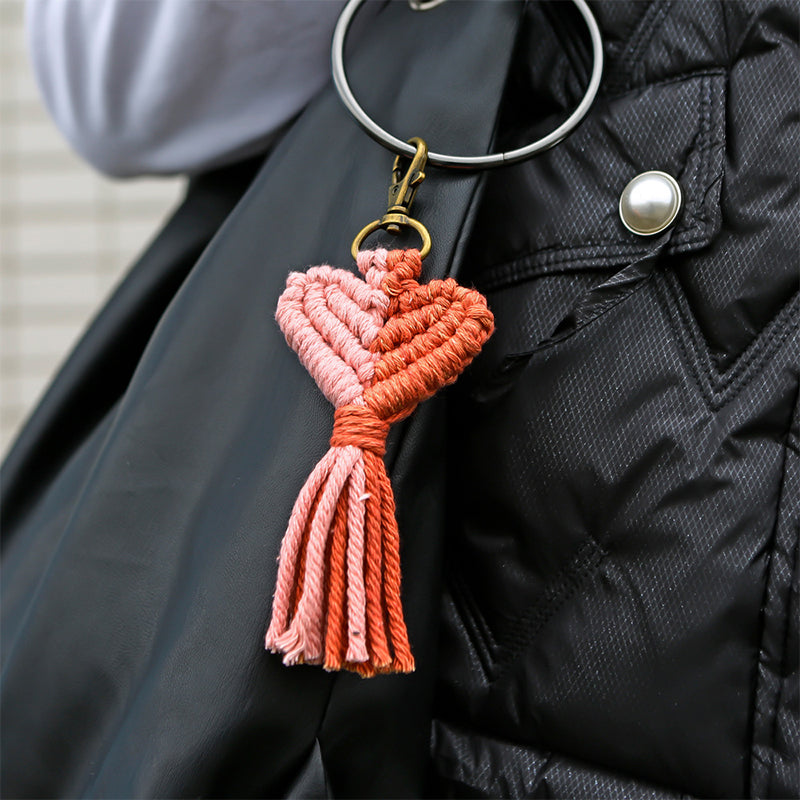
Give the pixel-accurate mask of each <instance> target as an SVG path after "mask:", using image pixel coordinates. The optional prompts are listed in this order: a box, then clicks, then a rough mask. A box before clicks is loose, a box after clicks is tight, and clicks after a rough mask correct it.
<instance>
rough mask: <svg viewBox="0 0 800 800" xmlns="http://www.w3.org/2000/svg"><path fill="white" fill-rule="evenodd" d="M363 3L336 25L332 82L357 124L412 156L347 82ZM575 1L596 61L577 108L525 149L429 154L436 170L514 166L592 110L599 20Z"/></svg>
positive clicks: (352, 2)
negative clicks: (347, 49) (349, 44)
mask: <svg viewBox="0 0 800 800" xmlns="http://www.w3.org/2000/svg"><path fill="white" fill-rule="evenodd" d="M364 2H365V0H348V3H347V5H346V6H345V7H344V10H343V11H342V13H341V15H340V16H339V21H338V22H337V23H336V30H335V31H334V33H333V43H332V45H331V64H332V67H333V82H334V84H335V85H336V90H337V91H338V92H339V96H340V97H341V98H342V102H343V103H344V104H345V106H347V109H348V111H350V113H351V114H352V115H353V116H354V117H355V119H356V122H358V124H359V125H360V126H361V127H362V128H363V129H364V130H365V131H366V132H367V133H368V134H369V135H370V136H371V137H372V138H373V139H375V140H376V141H377V142H380V144H382V145H383V146H384V147H387V148H388V149H389V150H391V151H393V152H394V153H397V154H398V155H406V156H413V155H414V153H415V150H414V148H413V147H412V146H411V145H410V144H408V143H407V142H404V141H403V140H402V139H398V138H397V137H396V136H392V134H391V133H389V132H388V131H386V130H384V129H383V128H381V126H380V125H378V124H377V123H376V122H375V121H374V120H373V119H372V118H371V117H370V116H369V115H368V114H367V113H366V112H365V111H364V109H363V108H361V106H360V105H359V104H358V101H357V100H356V98H355V96H354V95H353V92H352V90H351V89H350V84H349V83H348V82H347V75H346V73H345V69H344V44H345V39H346V38H347V32H348V30H349V28H350V23H351V22H352V20H353V17H354V16H355V14H356V12H357V11H358V9H359V6H361V5H362V3H364ZM572 2H573V3H574V4H575V6H576V7H577V9H578V11H579V12H580V14H581V16H582V17H583V21H584V22H585V23H586V27H587V28H588V29H589V36H590V37H591V40H592V54H593V58H594V64H593V66H592V75H591V78H590V79H589V85H588V86H587V88H586V93H585V94H584V96H583V99H582V100H581V102H580V103H579V104H578V106H577V108H576V109H575V110H574V111H573V112H572V113H571V114H570V115H569V117H567V119H566V120H564V122H562V123H561V125H559V126H558V127H557V128H556V129H555V130H554V131H552V132H551V133H548V134H547V136H543V137H542V138H541V139H537V140H536V141H535V142H532V143H531V144H528V145H525V147H520V148H517V149H516V150H509V151H507V152H505V153H494V154H492V155H484V156H449V155H445V154H442V153H428V163H429V164H433V165H434V166H437V167H452V168H456V169H486V168H490V167H500V166H503V165H504V164H513V163H515V162H517V161H523V160H525V159H526V158H530V157H531V156H534V155H536V154H537V153H541V152H543V151H544V150H549V149H550V148H551V147H553V146H554V145H557V144H558V143H559V142H560V141H561V140H562V139H564V138H566V137H567V136H568V135H569V134H570V133H572V131H573V130H575V128H576V127H577V126H578V124H579V123H580V121H581V120H582V119H583V118H584V117H585V116H586V114H587V112H588V111H589V108H590V107H591V105H592V102H593V101H594V98H595V96H596V95H597V90H598V89H599V88H600V78H601V76H602V74H603V39H602V37H601V35H600V28H599V27H598V25H597V21H596V20H595V18H594V15H593V14H592V12H591V11H590V10H589V6H588V5H587V4H586V0H572ZM417 133H418V134H419V135H421V136H423V137H424V136H425V132H424V131H418V132H417Z"/></svg>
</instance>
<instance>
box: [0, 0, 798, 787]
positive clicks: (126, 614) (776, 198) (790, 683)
mask: <svg viewBox="0 0 800 800" xmlns="http://www.w3.org/2000/svg"><path fill="white" fill-rule="evenodd" d="M593 8H594V10H595V12H596V13H597V16H598V20H599V23H600V25H601V29H602V32H603V37H604V42H605V48H606V70H605V73H604V79H603V84H602V87H601V92H600V95H599V97H598V99H597V101H596V103H595V104H594V106H593V108H592V110H591V112H590V114H589V116H588V117H587V119H586V120H585V122H584V123H583V124H582V125H581V127H580V128H579V129H578V130H577V131H576V132H575V133H574V134H573V135H572V136H571V137H570V138H569V139H567V140H566V141H565V142H563V143H562V144H561V145H559V146H558V147H556V148H554V149H553V150H550V151H548V152H547V153H545V154H543V155H541V156H540V157H538V158H537V159H534V160H531V161H528V162H526V163H523V164H520V165H516V166H514V167H509V168H504V169H502V170H498V171H496V172H492V173H489V174H487V175H483V176H480V177H478V176H474V175H469V174H463V173H462V174H450V173H447V174H445V173H441V172H436V171H429V179H428V181H427V182H426V184H425V185H424V186H423V188H422V190H421V192H420V194H419V196H418V202H417V205H416V206H415V208H416V210H417V215H418V216H419V217H420V218H421V219H423V220H424V221H425V223H426V224H427V225H428V227H429V228H430V230H431V232H432V233H433V235H434V242H435V250H434V252H433V254H432V255H431V257H430V259H429V260H428V261H427V262H426V265H425V275H424V277H438V276H441V275H443V274H445V273H451V274H457V275H458V276H459V279H460V280H461V281H462V282H463V283H467V284H469V283H474V284H475V285H476V286H478V288H482V289H483V290H484V291H485V292H486V293H487V296H488V299H489V302H490V307H491V308H492V310H493V313H494V315H495V319H496V323H497V331H496V333H495V335H494V336H493V338H492V339H491V340H490V341H489V343H488V345H487V347H486V349H485V351H484V353H483V354H482V355H481V356H480V357H479V358H478V359H477V360H476V362H475V363H474V364H473V365H472V367H471V368H470V369H469V370H468V371H467V372H466V373H465V374H464V375H463V376H462V378H461V379H460V380H459V382H458V383H456V384H455V385H454V386H453V387H451V388H450V389H448V390H447V391H446V392H445V393H444V394H443V395H442V396H440V397H439V398H437V399H435V400H433V401H429V402H428V403H426V404H424V405H423V406H422V407H421V408H420V409H419V410H418V412H417V413H416V414H415V415H414V416H413V417H412V418H411V420H409V421H408V423H407V424H406V425H403V426H398V428H397V429H396V430H395V431H394V432H393V434H392V436H391V437H390V441H389V452H388V456H387V463H388V465H389V467H390V471H391V473H392V477H393V480H394V483H395V489H396V494H397V500H398V509H399V523H400V530H401V537H402V539H403V551H402V558H403V570H404V605H405V609H406V615H407V619H408V621H409V628H410V634H411V639H412V644H413V646H414V649H415V655H416V657H417V662H418V669H417V673H415V675H414V676H412V677H410V678H406V677H401V678H394V677H390V678H386V677H384V678H379V679H375V680H372V681H362V680H359V679H358V678H356V677H354V676H350V675H344V676H330V675H327V674H325V673H324V672H322V671H321V670H319V669H315V668H307V667H302V668H294V669H287V668H284V667H283V666H282V665H281V664H280V661H279V660H278V659H277V658H276V657H274V656H272V655H270V654H266V653H264V652H263V651H262V649H261V641H262V638H263V633H264V628H265V625H266V620H267V615H268V610H269V599H270V594H271V591H272V587H273V585H274V579H275V556H276V554H277V550H278V546H279V542H280V537H281V536H282V534H283V528H284V525H285V522H286V519H287V518H288V514H289V510H290V508H291V504H292V502H293V500H294V497H295V495H296V492H297V490H298V489H299V487H300V486H301V485H302V482H303V480H304V479H305V477H306V476H307V474H308V472H309V471H310V469H311V468H312V466H313V465H314V463H315V462H316V460H317V459H318V458H319V456H320V455H322V453H323V452H324V450H325V449H326V447H327V439H328V436H329V433H330V429H331V420H332V411H331V409H330V408H329V406H328V405H327V403H326V402H325V401H324V400H323V399H322V398H321V396H320V395H319V393H318V392H317V390H316V389H315V387H314V386H313V384H312V383H311V381H310V379H309V378H308V376H307V375H306V373H305V372H304V371H303V370H302V368H301V367H300V365H299V364H298V362H297V360H296V358H295V357H294V355H293V354H292V353H291V351H290V350H289V348H288V347H286V346H285V343H284V342H283V341H282V339H281V337H280V334H279V332H278V330H277V326H276V325H275V324H274V322H273V320H272V315H273V313H274V305H275V300H276V299H277V296H278V294H279V292H280V289H281V287H282V285H283V281H284V279H285V274H286V271H287V269H289V268H298V267H302V266H304V265H308V264H311V263H319V262H323V261H329V262H331V263H333V264H335V265H337V266H340V265H344V264H347V263H348V262H349V258H348V249H349V244H350V241H351V239H352V235H353V233H354V232H355V231H356V230H358V229H359V228H360V227H361V226H362V225H363V224H364V223H365V222H366V221H368V220H370V219H373V218H374V217H375V216H377V215H378V214H379V213H380V212H381V210H382V208H383V204H384V202H385V199H384V198H385V191H386V183H387V179H388V172H389V168H390V164H391V157H390V156H389V155H388V154H387V153H386V152H384V151H383V150H382V148H380V147H379V146H378V145H376V144H374V143H372V142H371V141H370V140H368V139H366V138H365V136H364V134H362V133H361V131H359V130H358V129H357V128H356V127H355V126H354V125H353V124H352V122H351V121H350V120H349V118H348V117H347V115H346V113H345V112H344V111H343V110H342V109H341V107H340V106H339V103H338V100H336V98H335V97H334V95H333V93H332V91H327V92H325V93H323V95H321V96H320V97H319V98H318V99H317V101H315V103H314V104H313V105H312V106H311V107H310V108H309V109H308V110H307V111H306V113H305V114H304V115H303V116H302V117H301V118H300V119H299V120H298V122H297V123H296V125H295V126H294V127H293V128H292V129H291V130H290V131H289V132H288V133H287V135H286V137H285V138H284V140H283V141H282V142H281V143H280V145H279V146H278V147H277V148H276V149H275V151H274V152H272V153H271V154H269V156H268V157H267V158H266V160H265V161H264V162H263V165H262V164H261V163H260V162H252V163H250V164H247V165H242V166H241V167H239V168H237V169H238V170H239V171H238V172H236V171H232V172H227V171H223V172H220V173H217V174H215V175H213V176H206V177H205V178H204V179H200V180H198V181H197V182H195V183H194V184H193V185H192V187H191V189H190V191H189V194H188V197H187V200H186V203H185V205H184V206H183V208H182V209H181V210H179V211H178V213H177V215H176V217H175V218H174V219H173V221H172V222H171V223H170V225H168V226H167V228H166V229H165V231H164V232H163V233H162V235H161V237H159V239H157V240H156V242H155V243H154V244H153V246H152V247H151V248H150V249H149V251H148V252H147V253H145V255H144V256H143V258H142V259H141V261H140V262H139V264H137V265H136V267H135V268H134V270H133V271H132V273H131V275H130V278H129V280H128V282H127V283H126V284H125V285H123V287H122V288H121V289H120V292H119V293H117V295H116V296H115V297H114V298H113V299H112V301H111V302H110V304H109V306H108V307H107V308H106V309H105V310H104V311H103V313H102V315H101V316H100V317H99V318H98V321H97V322H96V323H95V325H94V327H93V328H92V330H90V332H89V333H88V335H87V337H86V338H85V339H84V341H83V342H82V344H81V345H80V346H79V348H78V350H77V351H76V353H75V354H74V355H73V357H72V359H71V361H70V362H69V363H68V364H67V366H66V367H65V369H64V371H63V372H62V374H61V375H60V377H59V378H58V379H57V380H56V382H55V384H54V386H53V387H52V389H51V391H50V393H49V394H48V395H47V396H46V397H45V399H44V401H43V403H42V405H41V406H40V408H39V409H38V410H37V412H36V414H35V415H34V417H33V419H32V420H31V422H30V424H29V425H28V427H27V428H26V430H25V432H24V433H23V435H22V437H21V438H20V440H19V442H18V444H17V446H16V448H15V450H14V451H13V452H12V454H11V455H10V457H9V460H8V462H7V465H6V468H5V471H4V476H3V477H4V481H3V490H4V514H5V519H4V526H3V537H4V556H3V620H2V621H3V625H2V637H3V638H2V644H3V674H2V684H1V685H0V689H2V714H3V719H2V722H3V725H2V736H3V755H4V768H3V778H2V780H3V787H2V788H3V793H4V795H5V796H39V797H42V796H65V797H77V796H86V797H159V796H161V797H163V796H190V795H191V796H228V797H244V796H293V797H317V796H334V797H355V796H407V797H417V796H433V797H436V796H448V797H618V798H623V797H625V798H630V797H641V798H645V797H651V798H664V799H666V798H673V797H743V796H761V797H787V796H797V795H798V794H800V776H798V769H797V767H798V761H800V753H798V749H799V748H800V733H798V731H799V730H800V723H799V722H798V720H800V709H799V708H798V694H797V681H798V661H797V641H798V634H797V625H798V617H797V602H798V601H797V596H798V587H797V583H798V571H797V570H798V568H797V564H798V551H799V550H800V548H799V547H798V536H800V492H798V491H797V489H798V480H799V476H800V470H798V464H800V448H799V447H798V440H799V438H800V434H799V432H798V424H800V423H799V420H800V413H798V412H799V411H800V410H799V409H798V385H799V383H800V380H799V374H800V335H799V334H798V324H800V296H799V295H798V283H800V275H798V270H797V262H796V257H795V256H796V253H797V252H798V230H800V226H798V225H797V216H798V191H797V184H798V179H797V172H796V169H794V168H793V165H795V164H796V155H795V154H796V148H795V147H794V144H793V143H794V142H795V141H796V138H797V129H798V125H797V97H796V90H795V87H796V80H795V78H796V73H797V67H798V63H800V62H799V61H798V57H797V56H798V44H797V31H798V18H797V16H798V15H797V6H796V4H793V3H790V2H779V1H778V0H768V2H767V1H765V2H752V3H751V2H719V3H718V2H711V1H708V2H688V1H687V2H681V1H680V0H675V1H674V2H670V0H654V2H650V3H642V2H636V0H615V2H597V3H594V4H593ZM520 12H521V7H520V6H519V5H516V4H514V5H507V4H497V3H486V4H484V3H473V2H467V3H454V2H450V3H446V4H444V5H443V6H441V7H440V8H438V9H437V10H436V11H434V12H429V13H427V14H424V15H415V14H412V13H410V12H409V11H408V10H407V7H406V5H405V3H399V4H390V5H389V7H388V8H387V9H386V10H385V11H384V12H382V13H381V14H379V15H378V21H377V22H376V23H375V24H374V25H372V26H370V28H369V30H368V31H367V32H362V34H361V37H356V38H355V39H354V41H353V42H352V54H351V55H350V54H349V55H348V64H350V65H351V68H350V72H351V77H352V83H353V86H354V90H355V91H356V94H357V95H358V96H359V98H360V99H362V101H363V103H364V105H365V107H367V109H368V110H369V111H370V112H371V113H372V114H373V115H374V116H375V117H376V118H377V119H378V120H379V121H380V122H381V123H382V124H384V125H386V126H387V127H389V128H391V129H392V130H394V131H396V132H397V133H398V135H401V136H411V135H414V134H417V133H420V132H423V131H424V133H425V134H426V135H427V138H428V139H429V141H430V144H431V146H432V148H433V149H443V150H449V151H453V152H464V153H467V152H480V151H485V150H487V149H488V148H489V145H490V143H491V140H492V138H493V137H494V138H495V139H496V144H497V147H498V148H499V147H509V146H516V145H518V144H522V143H523V142H527V141H529V140H530V139H531V138H533V137H534V136H535V135H540V134H541V133H544V132H546V131H547V130H548V129H550V128H552V126H553V124H554V123H556V122H557V121H558V119H559V118H560V117H563V115H564V114H565V113H566V110H567V109H568V108H570V107H571V106H572V105H573V104H574V103H575V102H576V101H577V98H578V97H579V96H580V94H581V91H582V86H583V85H584V84H585V80H586V78H587V75H588V70H589V66H590V58H589V50H588V44H587V42H586V40H585V36H584V34H583V31H582V23H581V22H580V19H579V18H577V17H576V15H575V13H574V11H573V10H572V7H571V5H567V4H564V3H546V2H545V3H529V4H527V6H526V7H525V9H524V13H523V14H522V15H521V13H520ZM520 21H521V23H522V24H521V27H520V26H519V25H518V23H519V22H520ZM367 34H368V35H367ZM428 37H430V38H428ZM428 41H432V42H435V46H431V47H426V46H423V44H422V43H423V42H428ZM465 43H468V44H465ZM406 53H413V56H411V55H409V56H405V55H404V54H406ZM395 56H398V57H399V59H400V61H402V62H403V65H404V68H403V69H396V70H394V69H387V66H386V65H387V62H388V61H389V60H391V59H392V58H394V57H395ZM501 98H502V100H501ZM647 169H664V170H666V171H668V172H670V173H671V174H673V175H674V176H675V177H676V178H677V179H678V180H679V181H680V183H681V186H682V188H683V190H684V194H685V200H686V202H685V206H684V209H683V211H682V213H681V216H680V217H679V219H678V222H677V224H676V226H675V227H674V228H673V229H672V230H671V231H669V232H667V233H666V234H664V235H662V236H658V237H654V238H652V239H641V238H638V237H635V236H633V235H632V234H630V233H629V232H627V231H626V230H625V229H624V228H623V227H622V226H621V223H620V222H619V218H618V216H617V201H618V197H619V192H621V190H622V188H623V187H624V186H625V184H626V183H627V182H628V181H629V180H630V178H631V177H632V176H633V175H635V174H637V173H638V172H641V171H644V170H647ZM248 185H249V188H248V189H247V191H246V193H244V196H241V195H242V192H243V191H244V188H245V186H248ZM240 196H241V199H239V198H240ZM223 219H224V220H225V222H224V224H223V225H222V227H221V229H219V231H218V232H217V233H216V234H214V232H215V231H216V230H217V228H218V227H219V225H220V222H221V221H222V220H223ZM212 236H213V238H212ZM209 240H210V243H209ZM206 243H208V244H206ZM200 253H202V254H200ZM442 577H443V579H444V580H443V581H442ZM429 749H430V754H429Z"/></svg>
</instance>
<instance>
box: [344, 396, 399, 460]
mask: <svg viewBox="0 0 800 800" xmlns="http://www.w3.org/2000/svg"><path fill="white" fill-rule="evenodd" d="M388 433H389V423H388V422H384V421H383V420H382V419H380V418H379V417H377V416H376V415H375V412H374V411H373V410H372V409H371V408H367V407H366V406H362V405H355V404H354V403H350V404H348V405H346V406H340V407H339V408H337V409H336V413H335V414H334V417H333V433H332V434H331V447H347V446H348V445H352V446H353V447H360V448H361V449H362V450H368V451H369V452H371V453H375V455H377V456H383V454H384V453H385V452H386V436H387V434H388Z"/></svg>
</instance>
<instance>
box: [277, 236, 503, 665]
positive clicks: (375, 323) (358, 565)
mask: <svg viewBox="0 0 800 800" xmlns="http://www.w3.org/2000/svg"><path fill="white" fill-rule="evenodd" d="M357 263H358V268H359V270H360V271H361V273H362V275H364V278H365V280H361V279H359V278H358V277H356V276H355V275H353V274H352V273H350V272H348V271H346V270H341V269H333V268H331V267H329V266H322V267H312V268H311V269H309V270H308V272H306V273H291V274H290V276H289V279H288V281H287V288H286V291H285V292H284V293H283V295H281V298H280V300H279V302H278V310H277V313H276V318H277V320H278V324H279V325H280V327H281V330H282V331H283V333H284V335H285V336H286V340H287V342H288V343H289V345H290V346H291V347H292V348H293V349H294V350H295V351H296V352H297V354H298V356H299V358H300V360H301V362H302V364H303V365H304V366H305V367H306V369H307V370H308V371H309V373H310V374H311V376H312V377H313V378H314V380H315V381H316V382H317V384H318V385H319V387H320V389H321V390H322V391H323V393H324V394H325V396H326V397H327V398H328V400H330V401H331V403H333V405H334V406H335V409H336V411H335V415H334V427H333V434H332V436H331V441H330V445H331V447H330V450H328V452H327V454H326V455H325V456H324V457H323V458H322V460H321V461H320V462H319V464H317V466H316V467H315V468H314V470H313V471H312V473H311V475H310V476H309V477H308V480H307V481H306V483H305V485H304V486H303V488H302V489H301V491H300V494H299V495H298V498H297V500H296V501H295V504H294V508H293V509H292V514H291V517H290V519H289V525H288V527H287V531H286V534H285V536H284V538H283V542H282V543H281V550H280V555H279V568H278V580H277V584H276V587H275V595H274V598H273V607H272V619H271V622H270V625H269V630H268V631H267V635H266V647H267V649H269V650H272V651H273V652H275V653H283V660H284V663H285V664H287V665H289V664H298V663H307V664H322V665H323V667H324V668H325V669H326V670H342V669H347V670H352V671H355V672H358V673H359V674H360V675H362V676H364V677H370V676H372V675H376V674H379V673H387V672H411V671H413V670H414V657H413V655H412V653H411V647H410V644H409V641H408V633H407V631H406V625H405V620H404V618H403V609H402V604H401V597H400V594H401V575H400V536H399V532H398V529H397V521H396V517H395V507H394V494H393V492H392V486H391V482H390V481H389V476H388V475H387V473H386V466H385V464H384V461H383V456H384V452H385V447H386V437H387V435H388V432H389V426H390V424H391V423H392V422H396V421H398V420H401V419H403V418H405V417H407V416H408V415H409V414H411V413H412V412H413V410H414V409H415V408H416V406H417V405H418V404H419V403H420V402H422V401H423V400H425V399H426V398H428V397H430V396H431V395H433V394H434V393H435V392H436V391H437V390H438V389H439V388H441V387H442V386H445V385H447V384H449V383H452V382H453V381H454V380H455V379H456V378H457V377H458V375H459V374H460V373H461V372H462V371H463V369H464V368H465V367H466V366H467V364H469V362H470V361H471V360H472V359H473V358H474V357H475V356H476V355H477V354H478V352H480V349H481V347H482V345H483V343H484V342H485V341H486V339H487V338H488V337H489V336H490V335H491V333H492V331H493V326H494V321H493V318H492V315H491V312H489V310H488V308H487V307H486V300H485V299H484V298H483V296H482V295H480V294H479V293H478V292H476V291H474V290H469V289H465V288H464V287H462V286H459V285H458V284H457V283H456V282H455V281H454V280H452V279H447V280H444V281H440V280H437V281H431V282H430V283H428V284H425V285H420V284H419V283H418V282H417V278H418V277H419V274H420V270H421V259H420V255H419V252H418V251H416V250H393V251H391V252H387V251H386V250H375V251H365V252H361V253H359V254H358V262H357Z"/></svg>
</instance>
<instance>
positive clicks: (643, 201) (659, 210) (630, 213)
mask: <svg viewBox="0 0 800 800" xmlns="http://www.w3.org/2000/svg"><path fill="white" fill-rule="evenodd" d="M682 203H683V197H682V195H681V187H680V186H679V185H678V182H677V181H676V180H675V178H673V177H672V176H671V175H667V173H666V172H659V171H658V170H652V171H651V172H643V173H642V174H641V175H637V176H636V177H635V178H634V179H633V180H632V181H631V182H630V183H629V184H628V185H627V186H626V187H625V188H624V189H623V190H622V195H621V196H620V198H619V216H620V219H621V220H622V224H623V225H624V226H625V227H626V228H627V229H628V230H629V231H631V233H636V234H638V235H639V236H652V235H653V234H656V233H661V231H663V230H666V229H667V228H669V226H670V225H672V223H673V222H675V219H676V218H677V216H678V212H679V211H680V210H681V204H682Z"/></svg>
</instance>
